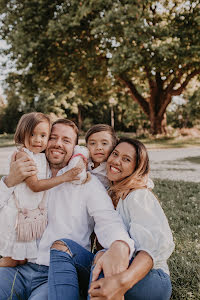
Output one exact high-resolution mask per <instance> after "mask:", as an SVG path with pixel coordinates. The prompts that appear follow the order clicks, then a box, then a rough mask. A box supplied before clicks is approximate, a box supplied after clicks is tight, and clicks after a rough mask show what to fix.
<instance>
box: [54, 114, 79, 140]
mask: <svg viewBox="0 0 200 300" xmlns="http://www.w3.org/2000/svg"><path fill="white" fill-rule="evenodd" d="M56 124H64V125H67V126H69V127H72V128H73V129H74V132H75V133H76V145H77V144H78V127H77V126H76V124H75V123H74V122H73V121H71V120H68V119H58V120H56V121H55V122H53V124H52V127H53V126H54V125H56Z"/></svg>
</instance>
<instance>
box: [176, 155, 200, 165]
mask: <svg viewBox="0 0 200 300" xmlns="http://www.w3.org/2000/svg"><path fill="white" fill-rule="evenodd" d="M176 161H180V162H181V161H189V162H191V163H194V164H200V156H194V157H192V156H188V157H185V158H181V159H177V160H176Z"/></svg>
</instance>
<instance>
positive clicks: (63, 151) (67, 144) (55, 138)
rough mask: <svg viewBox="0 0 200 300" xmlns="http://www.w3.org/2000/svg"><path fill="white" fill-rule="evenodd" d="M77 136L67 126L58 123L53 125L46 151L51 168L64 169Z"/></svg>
mask: <svg viewBox="0 0 200 300" xmlns="http://www.w3.org/2000/svg"><path fill="white" fill-rule="evenodd" d="M76 138H77V135H76V133H75V131H74V129H73V128H72V127H71V126H69V125H67V124H62V123H58V124H55V125H53V127H52V130H51V134H50V138H49V141H48V145H47V149H46V157H47V160H48V162H49V164H50V167H51V168H54V169H58V170H60V169H62V168H64V167H65V166H66V165H67V164H68V162H69V160H70V158H71V156H72V154H73V151H74V146H75V144H76Z"/></svg>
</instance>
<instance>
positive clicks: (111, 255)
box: [92, 241, 130, 281]
mask: <svg viewBox="0 0 200 300" xmlns="http://www.w3.org/2000/svg"><path fill="white" fill-rule="evenodd" d="M129 251H130V250H129V246H128V245H127V244H126V243H125V242H123V241H115V242H114V243H112V245H111V246H110V248H109V249H108V250H107V251H106V252H105V253H104V254H103V255H102V256H101V257H100V258H99V259H98V261H97V262H96V266H95V268H94V270H93V276H92V281H95V280H97V279H98V276H99V274H100V273H101V271H103V272H104V276H105V277H109V276H112V275H114V274H118V273H121V272H123V271H125V270H126V269H127V268H128V265H129Z"/></svg>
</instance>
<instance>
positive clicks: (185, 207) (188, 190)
mask: <svg viewBox="0 0 200 300" xmlns="http://www.w3.org/2000/svg"><path fill="white" fill-rule="evenodd" d="M154 183H155V188H154V192H155V194H157V196H158V198H159V200H160V202H161V205H162V207H163V209H164V211H165V213H166V215H167V217H168V220H169V224H170V227H171V229H172V231H173V236H174V242H175V245H176V248H175V251H174V253H173V254H172V256H171V257H170V259H169V267H170V273H171V279H172V286H173V293H172V298H171V299H172V300H180V299H185V300H192V299H200V286H199V282H200V274H199V264H200V248H199V240H198V237H199V207H200V205H199V204H200V189H199V183H192V182H182V181H170V180H156V181H155V182H154Z"/></svg>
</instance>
